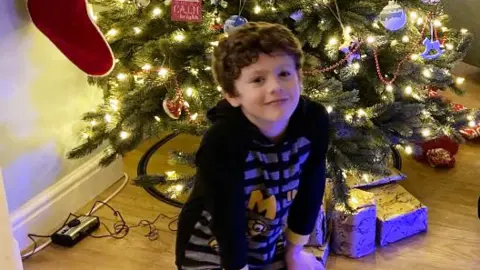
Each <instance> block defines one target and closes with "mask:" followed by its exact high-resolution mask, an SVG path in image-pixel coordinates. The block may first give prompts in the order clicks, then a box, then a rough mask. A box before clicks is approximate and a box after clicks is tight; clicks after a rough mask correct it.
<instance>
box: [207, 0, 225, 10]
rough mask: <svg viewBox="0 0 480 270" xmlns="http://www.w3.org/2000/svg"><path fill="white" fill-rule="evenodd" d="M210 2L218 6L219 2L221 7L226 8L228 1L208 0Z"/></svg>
mask: <svg viewBox="0 0 480 270" xmlns="http://www.w3.org/2000/svg"><path fill="white" fill-rule="evenodd" d="M210 4H212V5H215V6H218V5H219V4H220V6H221V7H223V8H227V7H228V2H227V1H225V0H210Z"/></svg>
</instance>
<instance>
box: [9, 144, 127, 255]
mask: <svg viewBox="0 0 480 270" xmlns="http://www.w3.org/2000/svg"><path fill="white" fill-rule="evenodd" d="M102 157H103V153H100V154H98V155H96V156H94V157H93V158H92V159H90V160H89V161H87V162H86V163H84V164H82V165H81V166H80V167H78V168H77V169H76V170H75V171H73V172H72V173H70V174H68V175H67V176H65V177H64V178H63V179H61V180H59V181H58V182H57V183H56V184H54V185H53V186H51V187H49V188H47V189H46V190H44V191H42V193H40V194H39V195H37V196H36V197H34V198H33V199H31V200H30V201H28V202H27V203H26V204H25V205H23V206H22V207H20V209H18V210H16V211H14V212H13V213H11V215H10V219H11V222H12V227H13V235H14V237H15V239H16V240H17V241H18V244H19V246H20V249H21V250H24V249H26V248H28V247H29V246H31V245H32V244H33V243H32V241H31V240H30V239H29V238H28V236H27V235H28V234H29V233H33V234H41V235H44V234H47V235H48V234H52V233H53V232H54V231H55V230H56V229H58V227H59V226H60V225H62V224H63V222H64V221H65V219H66V218H67V216H68V215H69V214H70V213H74V212H75V211H77V210H78V209H80V208H81V207H83V206H84V205H85V204H87V203H88V202H89V201H90V200H92V199H94V198H95V197H96V196H98V195H99V194H101V193H102V192H103V191H105V190H106V189H107V188H108V187H110V186H111V185H112V184H113V183H115V182H116V181H117V180H118V179H120V178H121V177H122V175H123V161H122V159H117V160H115V161H114V162H113V163H112V164H111V165H109V166H108V167H105V168H103V167H100V166H99V165H98V162H99V161H100V159H101V158H102Z"/></svg>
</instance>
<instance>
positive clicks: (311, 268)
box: [285, 250, 325, 270]
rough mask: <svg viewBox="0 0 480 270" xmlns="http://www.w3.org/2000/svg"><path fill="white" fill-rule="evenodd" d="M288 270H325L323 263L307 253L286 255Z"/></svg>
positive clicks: (300, 252) (289, 253) (288, 253)
mask: <svg viewBox="0 0 480 270" xmlns="http://www.w3.org/2000/svg"><path fill="white" fill-rule="evenodd" d="M285 263H286V264H287V270H324V269H325V268H324V267H323V265H322V263H321V262H319V261H318V260H317V258H315V256H313V254H310V253H307V252H305V251H303V250H302V251H299V252H294V253H292V252H287V253H285Z"/></svg>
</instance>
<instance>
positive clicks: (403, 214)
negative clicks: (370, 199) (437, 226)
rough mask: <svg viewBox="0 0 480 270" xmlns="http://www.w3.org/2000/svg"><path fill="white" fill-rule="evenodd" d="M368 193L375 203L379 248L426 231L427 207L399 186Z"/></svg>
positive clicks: (371, 190) (383, 187)
mask: <svg viewBox="0 0 480 270" xmlns="http://www.w3.org/2000/svg"><path fill="white" fill-rule="evenodd" d="M368 191H369V192H371V193H372V194H374V195H375V199H376V201H377V239H378V242H379V244H380V245H381V246H385V245H388V244H390V243H394V242H396V241H399V240H401V239H404V238H407V237H410V236H412V235H415V234H418V233H420V232H424V231H426V230H427V228H428V209H427V207H426V206H425V205H423V204H422V203H421V202H420V201H419V200H418V199H417V198H415V197H414V196H413V195H412V194H410V193H409V192H408V191H407V190H406V189H405V188H403V187H402V186H400V185H399V184H388V185H385V186H381V187H376V188H372V189H369V190H368Z"/></svg>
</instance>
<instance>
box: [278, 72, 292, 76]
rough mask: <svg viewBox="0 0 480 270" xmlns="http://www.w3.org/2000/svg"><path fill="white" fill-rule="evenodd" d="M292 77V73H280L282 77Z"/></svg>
mask: <svg viewBox="0 0 480 270" xmlns="http://www.w3.org/2000/svg"><path fill="white" fill-rule="evenodd" d="M290 75H292V73H290V71H282V72H280V77H289V76H290Z"/></svg>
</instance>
